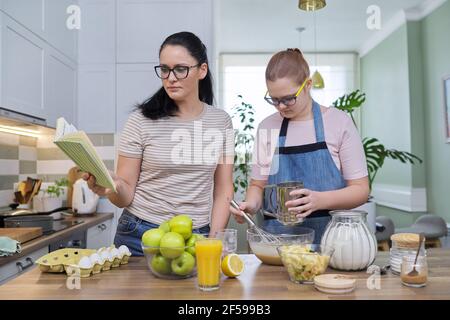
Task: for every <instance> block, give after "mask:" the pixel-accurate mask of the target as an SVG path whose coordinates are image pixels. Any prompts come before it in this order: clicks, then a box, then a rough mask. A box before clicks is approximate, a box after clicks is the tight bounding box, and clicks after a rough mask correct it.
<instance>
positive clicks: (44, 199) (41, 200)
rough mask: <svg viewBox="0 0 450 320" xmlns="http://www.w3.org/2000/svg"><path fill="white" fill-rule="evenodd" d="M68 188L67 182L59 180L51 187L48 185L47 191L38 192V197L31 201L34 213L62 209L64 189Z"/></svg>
mask: <svg viewBox="0 0 450 320" xmlns="http://www.w3.org/2000/svg"><path fill="white" fill-rule="evenodd" d="M67 186H68V180H67V179H66V178H61V179H59V180H56V181H55V183H54V184H53V185H49V186H48V187H47V189H45V190H43V191H42V193H41V192H40V194H39V196H38V197H34V199H33V208H34V210H36V211H40V212H48V211H52V210H54V209H57V208H61V207H62V203H63V198H62V197H61V196H62V195H64V194H65V189H66V187H67Z"/></svg>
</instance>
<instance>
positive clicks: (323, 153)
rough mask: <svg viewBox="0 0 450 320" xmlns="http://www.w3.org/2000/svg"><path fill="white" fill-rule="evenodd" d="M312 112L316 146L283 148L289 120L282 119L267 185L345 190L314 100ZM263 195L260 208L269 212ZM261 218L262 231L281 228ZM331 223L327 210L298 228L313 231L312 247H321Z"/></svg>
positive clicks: (312, 216)
mask: <svg viewBox="0 0 450 320" xmlns="http://www.w3.org/2000/svg"><path fill="white" fill-rule="evenodd" d="M312 111H313V115H314V128H315V132H316V143H311V144H306V145H298V146H289V147H286V146H285V143H286V134H287V130H288V125H289V119H287V118H284V119H283V122H282V125H281V130H280V134H279V137H278V146H277V148H276V150H275V154H274V158H273V160H272V164H271V172H270V175H269V179H268V184H269V185H271V184H277V183H281V182H287V181H301V182H303V184H304V187H305V188H306V189H310V190H313V191H330V190H338V189H342V188H344V187H346V182H345V180H344V178H343V177H342V174H341V173H340V171H339V169H338V168H337V167H336V164H335V163H334V161H333V158H332V156H331V154H330V152H329V150H328V147H327V144H326V142H325V134H324V129H323V120H322V113H321V111H320V106H319V104H318V103H317V102H315V101H314V100H313V105H312ZM266 195H267V194H265V197H264V198H265V201H264V205H263V207H264V209H265V210H268V208H269V206H268V199H267V197H266ZM264 218H265V220H264V228H265V229H266V230H267V231H269V232H274V230H275V229H276V228H277V226H281V225H282V224H281V223H280V222H278V220H275V219H273V218H272V219H271V218H270V217H268V216H265V217H264ZM330 220H331V216H330V214H329V211H328V210H319V211H315V212H313V213H312V214H311V215H310V216H308V217H307V218H306V219H305V220H304V222H303V223H302V224H301V226H304V227H308V228H312V229H314V230H315V237H314V243H320V240H321V239H322V235H323V233H324V232H325V229H326V227H327V225H328V223H329V221H330ZM275 233H276V232H275Z"/></svg>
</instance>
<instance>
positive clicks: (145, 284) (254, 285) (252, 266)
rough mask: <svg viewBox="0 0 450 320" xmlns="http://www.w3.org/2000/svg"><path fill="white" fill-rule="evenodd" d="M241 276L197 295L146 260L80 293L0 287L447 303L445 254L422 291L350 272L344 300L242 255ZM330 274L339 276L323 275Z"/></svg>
mask: <svg viewBox="0 0 450 320" xmlns="http://www.w3.org/2000/svg"><path fill="white" fill-rule="evenodd" d="M242 257H243V259H244V260H245V267H246V269H245V271H244V273H243V274H242V275H240V276H239V277H238V278H235V279H230V278H225V277H224V278H223V279H222V282H221V288H220V289H219V290H217V291H213V292H202V291H200V290H198V289H197V287H196V278H195V277H194V278H190V279H185V280H163V279H158V278H155V277H154V276H153V275H152V274H151V273H150V270H149V269H148V268H147V266H146V264H145V259H144V258H141V257H132V258H131V259H130V263H129V264H128V265H124V266H121V267H120V268H118V269H113V270H111V271H106V272H102V273H100V274H97V275H93V276H91V277H90V278H84V279H81V288H80V289H79V290H78V289H73V290H70V289H68V288H67V286H66V280H67V276H66V275H65V274H49V273H41V272H40V271H39V270H38V268H35V269H33V270H31V271H29V272H27V273H25V274H24V275H22V276H19V277H18V278H16V279H14V280H12V281H10V282H8V283H6V284H5V285H3V286H0V300H3V299H96V300H99V299H119V300H126V299H136V300H141V299H163V300H175V299H176V300H185V299H186V300H191V299H225V300H226V299H233V300H246V299H261V300H268V299H270V300H273V299H296V300H299V299H388V300H398V299H433V300H436V299H450V250H449V249H430V250H428V264H429V280H428V285H427V286H426V287H424V288H410V287H405V286H403V285H402V284H401V282H400V278H399V277H398V276H395V275H392V274H391V273H390V272H389V273H388V274H387V275H383V276H381V281H380V287H381V288H380V289H379V290H377V289H374V290H369V289H368V288H367V285H366V283H367V279H368V278H369V277H370V276H371V275H370V274H368V273H366V272H365V271H362V272H350V273H348V274H351V275H353V276H354V277H355V278H356V279H357V288H356V290H355V291H354V292H353V293H351V294H347V295H328V294H324V293H321V292H319V291H317V290H316V289H315V288H314V286H312V285H300V284H295V283H293V282H290V281H289V278H288V274H287V272H286V271H285V269H284V267H277V266H267V265H264V264H261V263H260V261H259V260H258V259H257V258H256V257H255V256H254V255H242ZM387 261H388V253H386V252H383V253H380V254H379V256H378V257H377V260H376V261H375V263H376V264H378V265H384V264H386V262H387ZM328 272H331V273H342V272H339V271H335V270H328Z"/></svg>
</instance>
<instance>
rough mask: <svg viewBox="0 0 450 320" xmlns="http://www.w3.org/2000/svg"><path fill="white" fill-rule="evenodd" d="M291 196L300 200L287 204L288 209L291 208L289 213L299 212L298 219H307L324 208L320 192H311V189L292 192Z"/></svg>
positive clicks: (290, 201)
mask: <svg viewBox="0 0 450 320" xmlns="http://www.w3.org/2000/svg"><path fill="white" fill-rule="evenodd" d="M289 195H290V196H297V197H299V199H295V200H289V201H287V202H286V207H288V208H289V211H296V212H298V214H297V217H298V218H306V217H307V216H309V215H310V214H311V213H313V212H314V211H317V210H320V209H321V207H322V206H321V197H320V192H317V191H311V190H309V189H298V190H294V191H291V193H290V194H289ZM300 197H301V198H300Z"/></svg>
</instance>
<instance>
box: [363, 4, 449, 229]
mask: <svg viewBox="0 0 450 320" xmlns="http://www.w3.org/2000/svg"><path fill="white" fill-rule="evenodd" d="M449 34H450V2H446V3H445V4H444V5H442V6H441V7H440V8H438V9H436V10H435V11H434V12H433V13H431V14H430V15H428V16H427V17H426V18H424V19H423V20H421V21H418V22H408V23H407V24H405V25H403V26H402V27H400V28H399V29H398V30H396V31H395V32H394V33H392V34H391V35H390V36H389V37H388V38H387V39H385V40H384V41H383V42H382V43H380V44H379V45H378V46H377V47H375V48H374V49H373V50H372V51H370V52H369V53H368V54H367V55H366V56H364V57H362V58H361V88H362V90H363V91H364V92H366V94H367V100H366V103H365V105H364V106H363V110H362V133H363V136H373V137H376V138H378V139H379V140H380V141H381V142H382V143H384V144H385V145H386V147H389V148H395V149H400V150H404V151H409V152H412V153H414V154H416V155H418V156H419V157H421V158H422V159H424V164H423V165H415V166H410V165H405V164H402V163H400V162H398V161H392V160H387V161H386V163H385V166H384V167H383V168H382V170H380V172H379V174H378V176H377V179H376V183H385V184H394V185H402V186H408V187H411V188H423V187H425V188H426V189H427V205H428V212H430V213H433V214H437V215H439V216H442V217H443V218H444V219H446V220H447V221H448V222H450V196H449V192H448V189H449V182H450V144H446V143H445V139H444V120H443V84H442V78H443V77H444V76H445V75H450V38H449ZM377 214H378V215H386V216H389V217H391V218H392V219H393V220H394V223H395V224H396V226H397V227H404V226H409V225H410V224H412V223H413V222H414V221H415V220H416V219H417V218H418V217H419V216H420V214H421V213H411V212H405V211H401V210H396V209H392V208H387V207H383V206H377Z"/></svg>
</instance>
